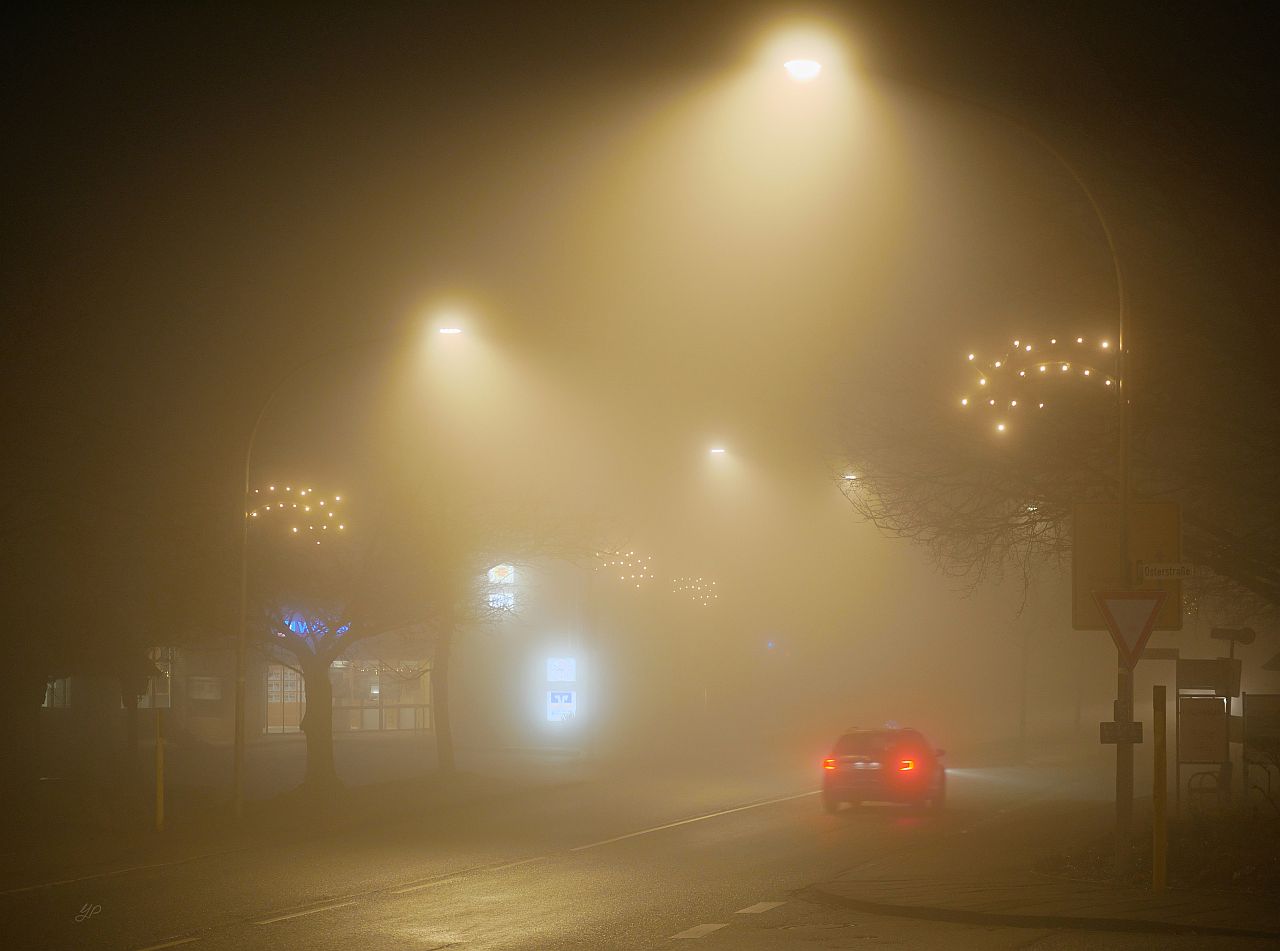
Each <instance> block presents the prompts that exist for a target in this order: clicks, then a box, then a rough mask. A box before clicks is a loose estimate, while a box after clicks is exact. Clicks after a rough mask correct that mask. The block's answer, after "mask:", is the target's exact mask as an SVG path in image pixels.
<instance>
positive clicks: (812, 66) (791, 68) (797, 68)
mask: <svg viewBox="0 0 1280 951" xmlns="http://www.w3.org/2000/svg"><path fill="white" fill-rule="evenodd" d="M782 68H783V69H785V70H786V71H787V75H788V76H790V77H791V78H792V79H794V80H795V81H796V82H798V83H807V82H812V81H813V80H815V79H817V78H818V74H819V73H821V72H822V64H821V63H819V62H818V61H817V60H816V59H789V60H787V61H786V62H785V63H783V64H782Z"/></svg>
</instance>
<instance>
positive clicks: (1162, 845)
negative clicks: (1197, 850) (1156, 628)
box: [1151, 686, 1169, 892]
mask: <svg viewBox="0 0 1280 951" xmlns="http://www.w3.org/2000/svg"><path fill="white" fill-rule="evenodd" d="M1164 689H1165V688H1164V687H1163V686H1155V687H1152V688H1151V693H1152V700H1151V704H1152V709H1151V714H1152V721H1151V732H1152V734H1153V736H1152V740H1153V742H1154V744H1155V749H1154V751H1153V752H1154V753H1155V763H1154V766H1153V768H1152V771H1151V772H1152V777H1151V890H1152V891H1153V892H1162V891H1164V889H1165V884H1166V880H1167V874H1168V857H1169V821H1168V795H1169V767H1168V764H1167V763H1166V762H1165V745H1166V744H1165V712H1164V711H1165V699H1164Z"/></svg>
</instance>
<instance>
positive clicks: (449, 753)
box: [431, 625, 454, 774]
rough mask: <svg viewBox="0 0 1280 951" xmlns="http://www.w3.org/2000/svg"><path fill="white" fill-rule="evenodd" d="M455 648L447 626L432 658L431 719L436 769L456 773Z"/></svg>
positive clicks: (437, 642)
mask: <svg viewBox="0 0 1280 951" xmlns="http://www.w3.org/2000/svg"><path fill="white" fill-rule="evenodd" d="M452 647H453V627H452V625H445V627H444V629H443V630H441V631H440V634H439V636H438V637H437V638H436V646H435V651H434V652H433V655H432V658H431V718H432V720H433V721H434V725H435V734H436V769H437V770H439V771H440V772H441V773H446V774H449V773H452V772H453V771H454V760H453V730H452V727H451V726H450V723H449V653H450V651H451V649H452Z"/></svg>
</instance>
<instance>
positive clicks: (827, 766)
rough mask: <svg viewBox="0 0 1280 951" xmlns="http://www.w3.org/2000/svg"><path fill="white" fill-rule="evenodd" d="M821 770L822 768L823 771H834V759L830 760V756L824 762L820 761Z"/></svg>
mask: <svg viewBox="0 0 1280 951" xmlns="http://www.w3.org/2000/svg"><path fill="white" fill-rule="evenodd" d="M822 768H823V769H835V768H836V761H835V759H834V758H832V757H830V756H828V757H827V758H826V759H824V760H823V761H822Z"/></svg>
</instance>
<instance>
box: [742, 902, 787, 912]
mask: <svg viewBox="0 0 1280 951" xmlns="http://www.w3.org/2000/svg"><path fill="white" fill-rule="evenodd" d="M782 904H784V902H780V901H758V902H756V903H755V904H754V905H748V906H747V907H746V908H739V909H738V910H737V911H735V912H734V914H735V915H760V914H763V913H764V912H766V911H770V910H772V909H774V908H777V907H778V906H779V905H782Z"/></svg>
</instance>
